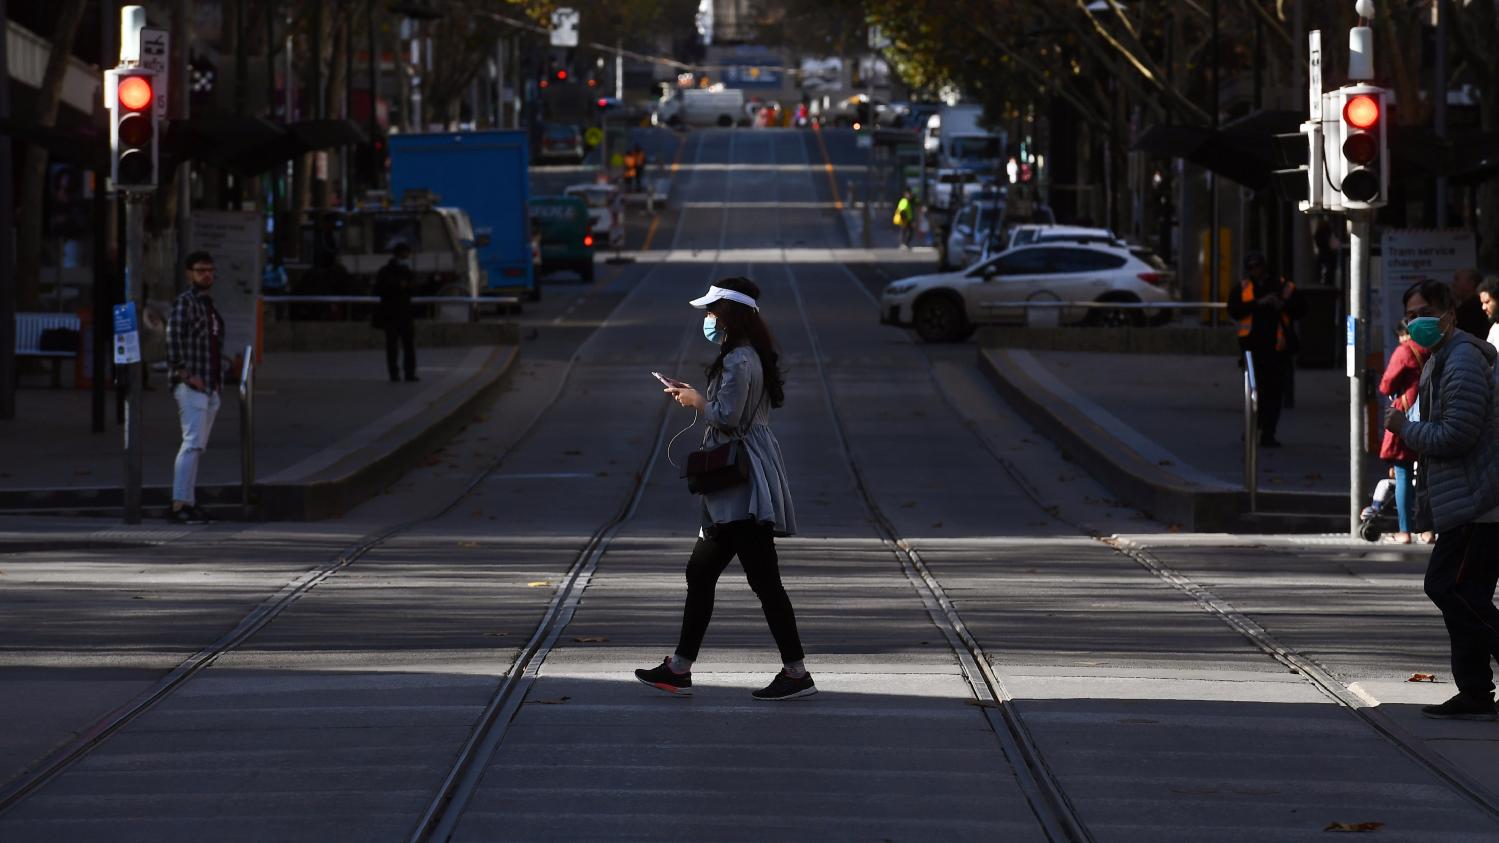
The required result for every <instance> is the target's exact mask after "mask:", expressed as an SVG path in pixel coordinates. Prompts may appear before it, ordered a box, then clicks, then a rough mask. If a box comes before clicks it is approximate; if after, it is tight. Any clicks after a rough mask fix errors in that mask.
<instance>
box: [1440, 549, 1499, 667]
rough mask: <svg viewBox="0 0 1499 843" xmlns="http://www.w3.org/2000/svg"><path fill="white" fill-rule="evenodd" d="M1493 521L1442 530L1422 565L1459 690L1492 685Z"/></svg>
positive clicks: (1496, 554)
mask: <svg viewBox="0 0 1499 843" xmlns="http://www.w3.org/2000/svg"><path fill="white" fill-rule="evenodd" d="M1496 580H1499V524H1464V525H1463V526H1461V527H1458V528H1456V529H1452V530H1443V531H1442V532H1441V533H1440V534H1439V535H1438V536H1437V543H1436V544H1435V545H1433V546H1432V549H1431V561H1430V562H1428V563H1427V565H1426V596H1427V597H1430V598H1431V602H1433V603H1435V604H1437V608H1438V609H1441V610H1442V620H1443V621H1445V622H1446V624H1447V637H1448V638H1449V639H1451V641H1452V682H1453V684H1455V685H1457V689H1458V690H1459V691H1461V692H1463V693H1464V694H1473V695H1475V696H1487V695H1489V694H1492V693H1493V691H1494V671H1493V669H1492V668H1491V667H1490V665H1489V658H1490V657H1491V656H1499V608H1495V606H1494V584H1495V581H1496Z"/></svg>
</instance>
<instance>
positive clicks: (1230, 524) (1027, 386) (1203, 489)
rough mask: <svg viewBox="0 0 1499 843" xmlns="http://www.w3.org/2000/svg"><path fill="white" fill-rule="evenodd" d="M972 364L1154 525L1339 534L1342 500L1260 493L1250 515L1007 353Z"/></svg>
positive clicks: (1236, 497) (1232, 488) (983, 355)
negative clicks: (1165, 463) (1164, 461)
mask: <svg viewBox="0 0 1499 843" xmlns="http://www.w3.org/2000/svg"><path fill="white" fill-rule="evenodd" d="M978 364H979V370H980V371H981V372H982V373H983V374H984V376H985V377H986V378H988V379H989V382H990V383H992V384H993V385H994V387H995V389H996V390H998V391H999V393H1000V394H1001V395H1003V396H1004V398H1005V399H1006V400H1007V401H1008V402H1009V403H1010V405H1011V406H1013V407H1014V408H1015V410H1016V411H1017V412H1019V413H1020V415H1021V416H1023V417H1024V418H1025V420H1026V421H1028V422H1030V423H1031V425H1033V426H1034V427H1035V428H1036V429H1037V430H1038V431H1041V432H1042V434H1043V435H1044V436H1046V437H1047V438H1048V439H1050V440H1051V441H1052V442H1053V443H1054V444H1055V445H1056V446H1057V447H1058V448H1060V449H1061V450H1062V452H1063V453H1064V454H1065V455H1066V456H1067V457H1068V458H1069V459H1071V460H1072V461H1073V462H1075V463H1077V464H1078V465H1079V466H1081V467H1082V468H1083V469H1084V470H1086V471H1087V472H1088V473H1089V474H1091V475H1093V477H1094V478H1095V479H1096V480H1098V482H1100V483H1102V484H1103V485H1104V486H1105V487H1107V488H1108V489H1109V491H1111V492H1113V494H1114V495H1115V496H1116V497H1117V498H1119V499H1120V500H1122V501H1126V502H1128V504H1129V505H1130V506H1132V507H1134V508H1136V509H1139V510H1141V511H1142V512H1145V513H1146V514H1148V515H1150V516H1151V517H1152V518H1154V519H1155V520H1157V521H1161V522H1163V523H1166V524H1175V525H1179V526H1180V527H1181V529H1183V530H1185V531H1188V532H1248V533H1265V532H1290V533H1322V532H1332V531H1337V530H1341V529H1345V528H1346V527H1347V505H1348V504H1347V501H1348V499H1347V497H1346V496H1344V495H1335V494H1326V493H1318V492H1275V491H1265V490H1261V492H1260V493H1259V504H1260V510H1261V511H1259V512H1255V513H1250V512H1249V495H1248V493H1246V492H1245V491H1244V490H1243V488H1242V486H1239V485H1237V484H1231V483H1226V482H1223V481H1221V480H1217V479H1215V478H1212V477H1207V476H1203V475H1200V474H1193V475H1192V476H1183V475H1182V474H1181V473H1178V472H1174V471H1171V470H1169V469H1167V468H1165V467H1163V466H1162V465H1161V464H1160V461H1159V460H1156V459H1153V458H1152V457H1151V456H1150V454H1149V450H1150V449H1151V447H1152V443H1149V442H1148V441H1142V440H1143V439H1144V438H1143V437H1141V436H1140V435H1139V434H1138V433H1136V432H1135V431H1133V430H1132V429H1130V428H1128V427H1126V426H1125V425H1124V424H1123V423H1122V422H1119V421H1118V420H1117V419H1113V418H1112V417H1107V414H1106V413H1100V412H1098V411H1096V410H1095V411H1093V412H1090V411H1089V410H1088V409H1087V408H1084V407H1080V406H1078V405H1077V402H1075V401H1072V400H1069V399H1068V397H1067V396H1066V395H1065V394H1064V393H1063V391H1062V390H1059V389H1058V388H1057V385H1056V384H1053V383H1048V382H1046V381H1045V380H1043V379H1040V378H1037V377H1035V376H1034V375H1033V372H1032V370H1031V369H1030V368H1028V367H1026V366H1023V365H1020V364H1019V361H1017V360H1015V359H1013V358H1011V357H1010V355H1009V353H1008V351H1007V350H1005V349H985V348H980V349H979V352H978ZM1142 452H1143V453H1142Z"/></svg>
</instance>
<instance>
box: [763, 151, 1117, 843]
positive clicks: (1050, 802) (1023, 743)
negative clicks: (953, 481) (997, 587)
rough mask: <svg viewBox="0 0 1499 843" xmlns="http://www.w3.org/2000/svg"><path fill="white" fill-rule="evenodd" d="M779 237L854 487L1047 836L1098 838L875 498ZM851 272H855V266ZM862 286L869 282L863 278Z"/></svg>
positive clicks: (783, 265)
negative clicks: (952, 659)
mask: <svg viewBox="0 0 1499 843" xmlns="http://www.w3.org/2000/svg"><path fill="white" fill-rule="evenodd" d="M772 148H773V147H772ZM801 149H802V152H803V156H804V159H803V160H804V162H805V163H806V164H807V166H808V167H809V168H810V166H811V161H810V159H809V158H807V157H806V147H805V145H803V146H801ZM779 220H780V218H779V217H777V225H778V230H779V225H780V222H779ZM779 239H780V240H781V243H782V247H781V248H782V257H783V260H782V262H781V264H780V265H779V268H780V269H781V271H783V272H784V273H785V275H786V282H787V284H788V286H789V287H790V289H791V293H792V296H793V298H794V299H795V301H796V307H797V311H798V312H799V313H800V314H801V323H802V327H803V329H804V330H805V332H806V336H807V341H808V342H809V343H810V344H811V349H812V359H813V361H814V363H815V364H816V368H817V377H818V380H819V382H820V383H821V385H822V390H821V392H822V395H823V399H824V401H825V402H826V405H827V411H828V415H829V418H830V419H831V420H832V427H833V433H834V436H835V438H836V440H837V442H838V448H839V450H840V451H841V453H842V462H843V464H844V465H845V467H846V468H847V469H848V472H849V475H850V479H851V480H852V481H853V484H854V488H855V489H857V490H858V493H859V498H860V500H861V502H862V504H863V507H864V509H865V511H866V512H867V513H868V515H869V517H870V519H871V521H872V522H873V523H874V525H875V528H876V532H877V535H878V538H879V540H880V542H881V543H882V544H883V545H884V546H885V547H886V549H887V550H889V551H890V553H891V554H892V556H894V557H895V559H896V560H897V561H898V562H899V564H900V568H901V572H902V573H903V574H904V575H905V577H906V579H907V581H908V582H909V583H910V584H911V588H912V590H913V591H915V593H916V594H917V596H918V597H920V598H921V602H922V605H923V607H924V608H925V609H926V612H927V615H928V616H929V617H930V618H931V620H932V623H933V625H934V626H936V627H937V629H938V630H939V631H940V632H941V633H942V636H943V639H944V640H945V642H946V643H947V645H948V647H949V648H950V649H951V650H952V652H953V654H954V655H955V656H956V657H957V659H958V664H959V666H960V667H961V669H962V672H963V679H964V680H965V681H966V682H967V684H968V687H969V690H970V692H971V693H972V694H973V697H974V699H975V700H976V701H977V703H978V706H979V708H980V710H981V711H982V712H983V715H984V717H985V719H987V720H988V722H989V726H990V728H991V730H992V731H993V732H994V735H995V737H996V738H997V739H998V741H999V744H1000V749H1001V751H1002V752H1003V753H1004V756H1005V759H1006V760H1007V761H1008V762H1009V765H1010V769H1011V771H1012V772H1013V773H1014V775H1015V779H1016V782H1017V784H1018V785H1019V786H1020V790H1021V792H1022V793H1023V794H1024V796H1025V799H1026V802H1027V803H1028V804H1029V805H1030V808H1031V812H1032V814H1033V815H1034V816H1035V818H1036V821H1037V823H1039V825H1040V827H1041V830H1042V832H1043V833H1044V834H1045V835H1046V838H1047V839H1048V840H1051V841H1089V840H1092V839H1093V837H1092V835H1091V834H1090V833H1089V832H1088V829H1087V826H1086V825H1085V824H1084V823H1083V821H1082V819H1081V817H1080V816H1079V815H1078V813H1077V810H1076V809H1075V808H1074V807H1073V805H1072V803H1071V802H1070V800H1069V799H1068V797H1067V794H1066V792H1065V791H1064V790H1063V789H1062V786H1061V783H1060V781H1059V780H1058V778H1057V776H1056V775H1055V774H1054V773H1053V772H1052V771H1051V769H1050V768H1049V767H1048V766H1047V764H1046V759H1045V758H1044V757H1043V756H1042V753H1041V751H1040V748H1039V747H1038V746H1037V743H1036V740H1035V738H1034V737H1033V736H1032V735H1031V732H1030V730H1029V728H1028V727H1027V726H1026V724H1025V721H1024V720H1023V719H1022V718H1021V716H1020V714H1019V712H1018V711H1016V709H1015V707H1014V706H1013V705H1011V704H1010V703H1011V702H1012V701H1013V699H1014V696H1013V695H1012V694H1011V693H1010V691H1009V689H1008V688H1007V687H1006V686H1005V683H1004V680H1003V678H1001V677H1000V676H999V674H998V673H997V672H995V670H994V668H993V666H992V664H991V663H990V661H989V657H988V656H987V654H985V652H984V649H983V646H982V645H981V644H980V643H979V641H978V639H977V638H975V637H974V635H973V633H972V632H971V631H970V630H969V629H968V626H967V624H965V623H964V622H963V617H962V615H961V614H959V612H958V610H957V607H956V606H954V604H953V601H952V599H951V598H950V597H949V596H948V594H947V590H946V589H945V588H944V587H943V585H942V582H941V581H940V580H939V579H938V578H937V577H936V576H935V575H934V574H933V573H932V571H931V569H930V568H928V567H927V565H926V563H925V562H924V561H923V560H922V558H921V554H920V553H919V552H917V550H916V548H914V547H913V546H912V545H911V544H910V543H909V542H907V541H906V540H905V539H904V538H902V537H901V535H900V532H899V530H898V529H897V527H896V525H895V523H894V522H893V521H892V520H891V519H890V517H889V516H888V515H886V514H885V512H884V510H883V508H881V506H880V504H879V502H878V501H877V500H876V499H875V496H874V494H873V491H872V489H871V487H870V483H869V481H868V479H867V478H866V476H865V474H864V471H863V468H862V467H861V466H860V464H859V460H858V458H857V457H856V456H855V454H854V450H853V447H852V445H851V444H850V443H849V439H848V432H847V425H846V423H845V421H844V419H843V415H842V413H841V412H840V411H839V409H838V403H837V401H836V400H834V391H833V383H832V379H831V378H830V377H829V376H828V371H827V365H826V362H825V360H826V358H825V356H824V355H823V352H822V346H821V343H819V342H818V332H817V329H816V327H815V326H814V325H813V323H812V319H811V317H810V315H809V314H808V310H807V303H806V300H805V299H804V298H803V297H802V292H801V285H800V284H799V283H798V282H797V279H796V273H795V272H794V271H792V270H791V269H790V268H789V266H788V262H787V260H786V259H785V258H786V254H785V245H784V243H785V236H784V232H782V235H781V237H780V238H779ZM838 265H839V266H840V267H842V268H843V270H844V271H845V272H849V270H848V268H847V266H844V265H843V264H841V263H839V264H838ZM849 275H850V277H851V278H852V273H851V272H849ZM853 281H854V283H855V284H858V279H857V278H853ZM859 286H860V289H863V285H862V284H860V285H859ZM866 292H867V291H866Z"/></svg>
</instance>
